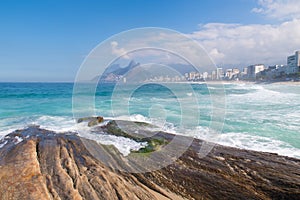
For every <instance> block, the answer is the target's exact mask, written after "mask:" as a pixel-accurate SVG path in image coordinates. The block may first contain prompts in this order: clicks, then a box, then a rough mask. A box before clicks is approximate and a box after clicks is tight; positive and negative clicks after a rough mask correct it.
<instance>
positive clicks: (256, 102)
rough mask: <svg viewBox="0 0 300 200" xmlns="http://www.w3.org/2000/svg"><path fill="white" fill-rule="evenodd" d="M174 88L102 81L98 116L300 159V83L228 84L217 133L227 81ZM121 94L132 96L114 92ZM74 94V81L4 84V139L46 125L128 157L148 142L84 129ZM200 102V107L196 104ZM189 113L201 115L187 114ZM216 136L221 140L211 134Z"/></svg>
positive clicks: (0, 114)
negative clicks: (219, 95)
mask: <svg viewBox="0 0 300 200" xmlns="http://www.w3.org/2000/svg"><path fill="white" fill-rule="evenodd" d="M168 84H169V85H170V87H166V86H164V85H162V84H159V83H157V84H153V83H151V84H144V85H142V86H141V87H138V88H135V90H134V91H126V90H117V91H116V90H115V85H114V84H109V83H105V84H100V85H99V86H98V87H97V89H96V91H95V93H94V94H93V95H95V100H94V103H95V114H96V115H101V116H104V117H105V118H107V119H126V120H136V121H145V122H149V123H152V124H154V125H156V126H158V127H160V128H161V129H162V130H164V131H168V132H172V133H175V134H183V135H187V136H191V137H195V138H199V139H204V140H208V141H212V142H216V143H219V144H222V145H227V146H232V147H238V148H244V149H251V150H257V151H264V152H273V153H278V154H280V155H285V156H290V157H296V158H300V111H299V110H300V85H296V84H292V83H291V84H250V83H247V84H243V83H226V84H223V85H222V87H223V88H224V101H225V104H224V107H223V108H222V109H224V116H221V117H222V118H223V121H222V122H224V123H223V124H222V129H218V130H214V128H213V127H211V123H212V120H213V119H214V117H213V115H214V112H213V110H214V106H218V105H214V104H213V103H212V98H215V97H214V95H213V91H214V88H215V87H219V86H220V84H217V85H214V84H208V85H207V84H205V83H202V84H200V83H185V84H188V85H189V87H191V89H192V91H187V90H184V89H180V88H181V87H182V84H184V83H168ZM176 88H177V89H176ZM174 90H176V92H174ZM116 92H117V93H122V92H123V93H124V95H122V94H120V95H114V93H116ZM72 95H73V83H0V138H2V137H4V136H5V135H7V134H9V133H10V132H12V131H14V130H16V129H22V128H26V127H28V126H30V125H39V126H40V127H41V128H45V129H49V130H53V131H56V132H59V133H63V132H80V133H81V136H83V137H88V138H92V139H94V140H96V141H98V142H100V143H102V144H112V145H115V146H116V147H117V148H118V149H119V150H120V151H121V152H122V153H123V154H124V155H127V154H128V153H129V152H130V150H136V149H139V148H141V147H143V146H144V145H145V144H141V143H137V142H135V141H133V140H130V139H128V138H123V137H116V136H112V135H107V134H96V133H93V131H91V129H90V128H89V127H87V125H86V124H77V123H76V120H74V119H73V109H74V108H73V107H72ZM82 95H84V94H82ZM123 97H124V98H123ZM125 97H128V98H125ZM193 97H194V98H193ZM195 98H196V100H197V102H196V103H195V101H192V100H193V99H195ZM124 105H126V106H124ZM75 109H76V108H75ZM83 109H84V106H83ZM121 110H122V112H120V111H121ZM185 110H187V111H195V112H188V114H187V112H185ZM196 111H197V112H196ZM187 118H190V119H195V118H197V121H198V123H197V124H193V125H191V126H190V127H189V126H182V121H184V119H187ZM79 129H80V130H81V131H78V130H79ZM213 131H215V132H216V134H217V137H211V134H210V132H213ZM0 147H1V144H0Z"/></svg>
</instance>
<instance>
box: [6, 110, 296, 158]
mask: <svg viewBox="0 0 300 200" xmlns="http://www.w3.org/2000/svg"><path fill="white" fill-rule="evenodd" d="M105 119H107V120H128V121H138V122H146V123H150V124H153V125H155V126H156V128H152V130H153V131H165V132H169V133H173V134H180V135H185V136H190V137H194V138H198V139H202V140H205V141H209V142H214V143H217V144H220V145H225V146H231V147H236V148H241V149H249V150H255V151H263V152H271V153H277V154H279V155H284V156H290V157H295V158H300V149H298V148H295V147H293V146H292V145H290V144H288V143H286V142H283V141H280V140H276V139H272V138H268V137H263V136H256V135H251V134H249V133H237V132H228V133H216V132H214V131H213V130H210V129H209V128H208V127H203V126H198V127H197V128H196V129H193V130H192V129H185V130H180V129H179V128H178V127H176V126H175V125H174V124H172V123H170V122H166V121H163V122H162V121H161V120H158V119H151V118H148V117H146V116H143V115H140V114H135V115H131V116H119V117H105ZM105 123H107V121H106V122H105ZM31 125H38V126H40V127H41V128H44V129H48V130H52V131H55V132H57V133H65V132H76V133H78V134H79V136H81V137H84V138H88V139H92V140H95V141H97V142H99V143H101V144H104V145H114V146H115V147H116V148H117V149H118V150H119V151H120V152H121V153H122V154H123V155H124V156H126V155H128V154H129V153H130V151H132V150H138V149H140V148H143V147H145V146H146V145H147V144H146V143H140V142H136V141H134V140H131V139H128V138H124V137H117V136H113V135H108V134H106V133H104V134H101V133H95V132H93V128H90V127H88V126H87V124H85V123H79V124H77V123H76V122H75V120H74V119H73V118H72V117H70V116H34V117H23V118H6V119H0V127H1V128H0V138H3V137H4V136H5V135H7V134H9V133H11V132H13V131H14V130H16V129H24V128H26V127H28V126H31ZM101 125H103V124H101ZM0 148H1V147H0Z"/></svg>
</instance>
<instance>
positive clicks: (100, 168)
mask: <svg viewBox="0 0 300 200" xmlns="http://www.w3.org/2000/svg"><path fill="white" fill-rule="evenodd" d="M142 125H143V126H145V124H142ZM108 126H110V125H109V124H108ZM114 128H116V127H115V126H114ZM102 129H103V130H104V129H105V130H108V129H109V127H107V126H106V127H102ZM126 130H127V132H128V131H129V132H130V129H126ZM112 134H113V133H112ZM122 134H124V133H122ZM128 134H129V133H128ZM136 134H137V132H135V133H134V134H133V135H132V137H133V138H135V137H137V135H136ZM141 134H144V136H145V135H147V134H149V133H148V132H147V131H144V132H142V133H141ZM153 137H154V136H153ZM155 137H157V138H159V139H162V138H163V139H164V140H166V141H171V140H172V139H173V138H174V135H172V134H168V133H163V132H157V133H156V135H155ZM202 143H203V141H200V140H193V141H192V143H191V145H190V147H189V148H188V149H187V151H185V153H184V154H183V155H182V156H180V157H179V158H178V159H177V160H176V161H175V162H173V163H172V164H171V165H169V166H167V167H164V168H162V169H159V170H155V171H150V172H145V173H128V172H126V171H123V170H119V168H118V166H124V165H130V164H132V163H130V162H128V160H126V159H125V158H123V157H122V155H121V154H120V153H118V151H117V150H116V149H115V148H113V147H107V146H105V145H100V144H97V143H96V142H94V141H90V140H86V139H82V138H80V137H79V136H77V135H76V134H74V133H65V134H56V133H54V132H52V131H48V130H43V129H40V128H39V127H30V128H27V129H24V130H18V131H15V132H13V133H11V134H9V135H8V136H6V137H5V138H3V139H2V141H0V145H1V147H2V148H0V199H130V200H131V199H151V200H152V199H299V197H300V160H298V159H294V158H288V157H283V156H278V155H276V154H272V153H262V152H255V151H247V150H240V149H236V148H230V147H224V146H220V145H216V146H215V147H214V148H213V149H212V151H211V152H210V153H209V154H208V155H207V156H205V157H203V158H200V157H199V156H198V152H199V149H200V148H201V145H202ZM87 147H88V149H89V150H87ZM92 147H93V148H92ZM93 149H97V152H96V153H98V154H100V156H96V157H95V156H94V155H95V152H93V151H91V150H93ZM99 149H100V150H99ZM157 151H160V149H158V150H157ZM132 154H139V153H138V152H135V153H132ZM140 154H144V152H143V153H140ZM147 156H148V154H147ZM128 167H132V166H128Z"/></svg>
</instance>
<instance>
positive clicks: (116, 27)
mask: <svg viewBox="0 0 300 200" xmlns="http://www.w3.org/2000/svg"><path fill="white" fill-rule="evenodd" d="M141 27H161V28H168V29H173V30H176V31H179V32H181V33H184V34H185V35H187V36H188V37H190V38H192V39H194V40H196V41H197V42H199V43H200V45H202V46H203V47H204V48H205V50H206V51H207V52H208V54H209V55H210V57H211V58H212V59H213V61H214V62H215V63H216V64H217V65H218V66H221V67H224V68H226V67H233V66H235V67H242V66H247V65H250V64H255V63H264V64H266V65H272V64H286V57H287V56H288V55H291V54H293V53H294V51H296V50H300V1H299V0H222V1H220V0H201V1H199V0H151V1H149V0H127V1H125V0H111V1H108V0H107V1H102V0H97V1H96V0H95V1H93V0H92V1H75V0H73V1H71V0H51V1H50V0H43V1H37V0H36V1H33V0H27V1H22V0H0V82H14V81H16V82H20V81H21V82H22V81H24V82H44V81H46V82H65V81H67V82H72V81H74V79H75V76H76V73H77V70H78V69H79V67H80V65H81V64H82V62H83V61H84V59H85V57H86V56H87V55H88V54H89V52H90V51H91V50H92V49H93V48H94V47H96V46H97V45H98V44H99V43H100V42H102V41H104V40H106V39H107V38H109V37H111V36H112V35H114V34H118V33H120V32H122V31H126V30H129V29H133V28H141Z"/></svg>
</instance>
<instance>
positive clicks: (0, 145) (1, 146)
mask: <svg viewBox="0 0 300 200" xmlns="http://www.w3.org/2000/svg"><path fill="white" fill-rule="evenodd" d="M6 143H7V140H5V141H4V142H2V143H1V144H0V149H1V148H3V147H4V146H5V145H6Z"/></svg>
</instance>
